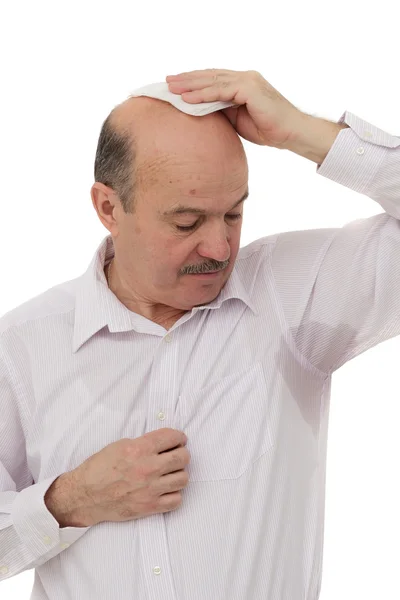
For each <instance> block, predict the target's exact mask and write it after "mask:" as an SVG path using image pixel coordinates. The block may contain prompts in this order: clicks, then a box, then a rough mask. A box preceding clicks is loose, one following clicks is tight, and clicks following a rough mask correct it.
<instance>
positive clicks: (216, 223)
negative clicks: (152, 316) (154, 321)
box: [110, 109, 248, 311]
mask: <svg viewBox="0 0 400 600" xmlns="http://www.w3.org/2000/svg"><path fill="white" fill-rule="evenodd" d="M174 111H175V113H176V112H177V111H176V109H174ZM175 116H178V117H188V118H177V119H176V121H174V125H175V126H174V130H173V133H172V134H171V131H170V128H167V127H165V128H164V129H163V128H162V127H159V128H158V130H157V135H155V136H153V137H152V139H151V140H148V143H147V145H146V147H145V148H143V146H141V149H142V151H141V156H140V157H138V158H139V160H140V176H139V178H138V180H137V183H138V190H139V194H138V196H137V197H136V205H135V206H136V209H135V213H134V214H132V215H130V214H128V215H127V214H125V213H124V212H123V211H122V208H121V206H120V204H118V203H115V206H114V211H113V214H114V217H115V223H114V225H113V229H111V228H110V231H111V233H112V235H113V239H114V246H115V250H116V261H119V264H120V266H121V270H122V271H123V272H124V274H125V287H127V286H129V289H130V290H131V292H132V294H133V295H134V297H135V298H136V299H137V300H138V302H145V303H146V304H148V305H149V304H154V305H164V306H168V307H173V308H176V309H179V310H184V311H187V310H191V309H192V308H193V307H194V306H200V305H202V304H206V303H208V302H211V301H212V300H213V299H214V298H216V297H217V296H218V294H219V292H220V291H221V289H222V287H223V286H224V285H225V283H226V281H227V280H228V278H229V276H230V274H231V272H232V269H233V267H234V264H235V260H236V256H237V253H238V250H239V247H240V233H241V227H242V219H243V207H244V202H245V200H244V198H245V197H246V195H247V193H248V168H247V161H246V156H245V153H244V150H243V146H242V144H241V142H240V139H239V137H238V136H237V134H236V133H235V131H234V130H233V128H232V126H231V124H230V123H229V122H228V120H227V119H226V118H225V117H224V116H223V115H222V114H213V115H208V116H206V117H201V118H198V117H191V116H188V115H183V114H182V113H179V115H176V114H175ZM164 123H165V119H164ZM210 271H217V273H214V274H210Z"/></svg>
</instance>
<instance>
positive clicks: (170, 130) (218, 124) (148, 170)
mask: <svg viewBox="0 0 400 600" xmlns="http://www.w3.org/2000/svg"><path fill="white" fill-rule="evenodd" d="M110 125H111V127H112V128H113V129H114V130H115V132H116V133H117V134H118V135H119V136H121V138H124V139H129V140H130V144H131V150H132V158H133V161H132V164H131V174H132V177H133V179H134V181H135V192H136V194H138V193H139V192H145V191H146V190H147V189H148V188H149V187H151V185H152V184H153V183H154V181H155V180H156V179H158V177H160V176H164V177H168V168H169V166H172V165H173V164H174V163H176V162H177V161H178V162H179V161H182V160H186V161H192V164H193V169H194V172H195V171H196V170H198V168H199V164H201V162H202V161H204V160H207V162H208V163H211V164H212V163H214V164H215V166H216V167H218V165H219V164H220V162H221V161H220V160H219V159H220V156H221V153H227V152H229V153H230V154H236V155H238V156H239V155H240V156H242V157H243V158H244V159H245V154H244V149H243V145H242V143H241V141H240V138H239V136H238V135H237V133H236V132H235V130H234V129H233V127H232V125H231V124H230V122H229V121H228V119H227V118H226V117H225V115H224V114H223V113H221V112H220V111H217V112H214V113H211V114H209V115H205V116H201V117H195V116H193V115H188V114H186V113H183V112H182V111H180V110H178V109H177V108H175V107H174V106H172V105H171V104H169V103H167V102H164V101H162V100H158V99H155V98H148V97H145V96H140V97H136V98H128V99H127V100H126V101H125V102H123V103H122V104H119V105H118V106H117V107H115V108H114V110H113V111H112V112H111V114H110Z"/></svg>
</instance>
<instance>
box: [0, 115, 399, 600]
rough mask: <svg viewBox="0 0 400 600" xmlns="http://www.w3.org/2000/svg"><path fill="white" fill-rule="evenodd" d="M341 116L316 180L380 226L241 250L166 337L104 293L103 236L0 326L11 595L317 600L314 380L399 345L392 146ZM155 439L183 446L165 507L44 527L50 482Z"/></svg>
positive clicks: (3, 555)
mask: <svg viewBox="0 0 400 600" xmlns="http://www.w3.org/2000/svg"><path fill="white" fill-rule="evenodd" d="M343 121H344V122H345V123H347V124H348V125H349V128H348V129H344V130H342V131H340V133H339V135H338V136H337V138H336V140H335V142H334V144H333V146H332V148H331V150H330V151H329V153H328V155H327V157H326V159H325V160H324V162H323V163H322V165H319V166H317V173H318V174H319V175H323V176H324V177H327V178H329V179H331V180H333V181H336V182H337V183H340V184H341V185H343V186H346V187H348V188H350V189H351V190H354V191H356V192H359V193H360V194H365V195H366V196H368V197H370V198H372V199H373V200H375V201H376V202H378V203H379V204H380V205H381V206H382V208H383V209H384V211H385V212H383V213H381V214H378V215H374V216H373V217H370V218H367V219H361V220H357V221H353V222H351V223H349V224H347V225H345V226H344V227H341V228H335V229H318V230H306V231H291V232H286V233H280V234H275V235H271V236H268V237H264V238H262V239H258V240H256V241H254V242H252V243H250V244H249V245H247V246H246V247H243V248H241V249H240V251H239V254H238V257H237V259H236V263H235V266H234V269H233V271H232V273H231V276H230V278H229V280H228V282H227V283H226V285H225V287H224V288H223V289H222V290H221V292H220V294H219V295H218V296H217V298H215V300H213V301H212V302H210V303H209V304H207V305H205V306H201V307H196V308H193V309H192V310H191V311H188V312H187V313H185V314H184V315H183V316H182V317H181V318H180V320H179V321H177V322H176V323H175V325H174V326H173V327H172V328H171V329H170V330H169V331H168V332H167V331H166V330H165V329H164V328H163V327H162V326H160V325H159V324H156V323H154V322H152V321H150V320H148V319H146V318H145V317H143V316H141V315H138V314H136V313H133V312H132V311H130V310H128V308H126V307H125V306H124V305H123V304H122V303H121V302H120V301H119V300H118V298H117V297H116V296H115V295H114V294H113V293H112V292H111V291H110V289H109V288H108V286H107V282H106V279H105V275H104V267H105V265H106V264H108V262H109V261H110V260H111V258H112V256H113V254H114V250H113V243H112V238H111V236H107V237H106V238H104V240H103V241H102V242H101V244H100V245H99V247H98V249H97V250H96V252H95V254H94V256H93V260H92V261H91V263H90V265H89V267H88V269H87V271H86V272H85V273H84V274H83V275H82V276H80V277H78V278H77V279H74V280H72V281H68V282H65V283H62V284H60V285H57V286H55V287H53V288H51V289H50V290H48V291H46V292H44V293H42V294H41V295H39V296H37V297H35V298H33V299H30V300H29V301H27V302H26V303H24V304H22V305H21V306H19V307H17V308H14V309H13V310H11V311H10V312H8V313H6V314H5V315H3V317H2V318H1V319H0V407H1V412H0V414H1V420H0V582H1V581H2V580H4V579H7V578H10V577H13V576H15V575H17V574H18V573H21V572H23V571H26V570H27V569H32V568H34V569H35V577H34V587H33V591H32V595H31V600H78V599H82V600H89V599H92V598H98V599H99V600H100V599H101V600H116V599H118V600H161V599H162V600H211V599H212V600H317V598H318V597H319V591H320V587H321V572H322V557H323V537H324V535H323V534H324V506H325V498H324V496H325V470H326V451H327V430H328V415H329V398H330V388H331V376H332V373H333V372H334V371H336V370H337V369H338V368H339V367H341V366H342V365H344V364H345V363H346V362H347V361H350V360H352V359H353V358H354V357H356V356H357V355H359V354H361V353H362V352H365V351H366V350H368V349H369V348H372V347H373V346H376V345H377V344H379V343H380V342H383V341H385V340H387V339H389V338H392V337H394V336H396V335H399V334H400V224H399V219H400V137H395V136H393V135H389V134H388V133H386V132H384V131H382V130H380V129H378V128H377V127H374V126H373V125H371V124H369V123H367V122H365V121H363V120H362V119H360V118H358V117H356V116H355V115H354V114H352V113H350V112H345V113H344V115H343V116H342V117H341V119H340V121H339V122H343ZM339 193H340V189H339V188H338V194H339ZM162 427H171V428H173V429H179V430H182V431H184V432H185V433H186V435H187V437H188V443H187V448H188V450H189V451H190V454H191V461H190V463H189V465H188V466H187V467H186V469H187V472H188V474H189V483H188V485H187V486H186V488H185V489H184V490H183V491H182V498H183V499H182V504H181V505H180V506H179V508H178V509H176V510H173V511H171V512H167V513H162V514H156V515H151V516H148V517H144V518H140V519H137V520H131V521H125V522H118V523H115V522H108V521H107V522H104V523H100V524H98V525H94V526H91V527H65V528H60V527H59V525H58V523H57V521H56V520H55V519H54V517H53V516H52V515H51V513H50V512H49V511H48V510H47V507H46V505H45V503H44V495H45V493H46V491H47V489H48V488H49V487H50V485H51V484H52V482H53V481H54V480H55V479H56V478H57V477H58V476H59V475H60V474H62V473H64V472H66V471H71V470H72V469H74V468H75V467H77V466H78V465H80V464H81V463H82V462H83V461H84V460H86V459H87V458H88V457H89V456H91V455H92V454H94V453H96V452H98V451H100V450H101V449H102V448H104V447H105V446H107V445H108V444H110V443H112V442H115V441H117V440H119V439H121V438H136V437H139V436H142V435H144V434H145V433H147V432H149V431H153V430H156V429H160V428H162ZM0 585H1V584H0Z"/></svg>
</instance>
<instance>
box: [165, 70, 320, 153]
mask: <svg viewBox="0 0 400 600" xmlns="http://www.w3.org/2000/svg"><path fill="white" fill-rule="evenodd" d="M166 82H167V83H168V86H169V91H170V92H172V93H174V94H181V97H182V100H184V101H185V102H188V103H189V104H197V103H200V102H214V101H218V100H220V101H223V102H234V103H235V104H237V105H238V106H232V107H230V108H226V109H223V110H222V111H221V112H223V113H224V114H225V115H226V116H227V118H228V119H229V121H230V122H231V124H232V125H233V127H234V128H235V129H236V131H237V133H238V134H239V135H240V136H241V137H243V138H245V139H246V140H248V141H249V142H253V143H254V144H259V145H260V146H272V147H274V148H285V147H286V148H287V147H288V146H290V143H291V142H292V140H293V139H296V137H297V135H298V131H299V129H304V120H305V119H306V118H307V117H308V115H306V114H305V113H302V112H301V111H300V110H298V109H297V108H296V107H295V106H293V104H291V103H290V102H289V100H287V99H286V98H285V97H284V96H282V94H280V93H279V92H278V91H277V90H276V89H275V88H273V87H272V85H271V84H269V83H268V81H266V80H265V79H264V78H263V77H262V75H261V74H260V73H258V72H257V71H228V70H225V69H206V70H203V71H190V72H188V73H180V74H179V75H169V76H168V77H166Z"/></svg>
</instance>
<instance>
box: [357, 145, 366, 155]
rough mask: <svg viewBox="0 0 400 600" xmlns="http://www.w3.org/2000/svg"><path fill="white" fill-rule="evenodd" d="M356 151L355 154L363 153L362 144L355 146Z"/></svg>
mask: <svg viewBox="0 0 400 600" xmlns="http://www.w3.org/2000/svg"><path fill="white" fill-rule="evenodd" d="M356 152H357V154H364V152H365V150H364V148H363V147H362V146H360V147H359V148H357V150H356Z"/></svg>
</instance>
